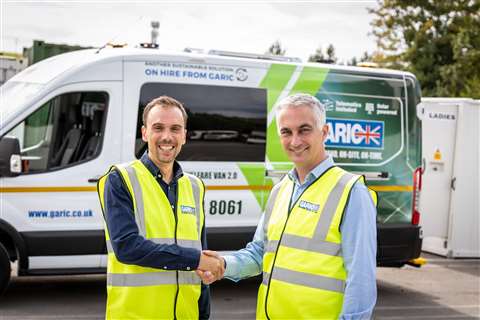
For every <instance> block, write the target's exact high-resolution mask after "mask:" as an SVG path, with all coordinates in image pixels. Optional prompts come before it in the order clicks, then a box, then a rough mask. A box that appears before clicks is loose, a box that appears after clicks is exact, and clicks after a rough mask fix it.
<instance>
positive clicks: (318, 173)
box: [288, 155, 335, 186]
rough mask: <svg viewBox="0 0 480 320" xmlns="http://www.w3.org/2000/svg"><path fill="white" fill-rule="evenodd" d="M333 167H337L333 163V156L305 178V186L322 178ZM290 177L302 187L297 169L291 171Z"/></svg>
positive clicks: (328, 157)
mask: <svg viewBox="0 0 480 320" xmlns="http://www.w3.org/2000/svg"><path fill="white" fill-rule="evenodd" d="M333 165H335V163H334V162H333V158H332V156H330V155H329V156H327V158H326V159H325V160H323V161H322V162H320V163H319V164H318V165H317V166H316V167H315V168H313V170H312V171H310V172H309V173H308V174H307V176H306V177H305V181H304V182H303V184H305V183H310V182H312V181H314V180H315V179H317V178H318V177H320V176H321V175H322V174H323V173H324V172H325V171H327V169H328V168H330V167H332V166H333ZM288 177H289V178H290V180H292V181H293V182H294V183H295V184H296V185H298V186H300V185H302V184H301V183H300V180H299V179H298V174H297V170H295V168H293V169H292V170H290V171H289V172H288Z"/></svg>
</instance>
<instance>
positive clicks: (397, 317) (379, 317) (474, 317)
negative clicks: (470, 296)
mask: <svg viewBox="0 0 480 320" xmlns="http://www.w3.org/2000/svg"><path fill="white" fill-rule="evenodd" d="M375 319H377V320H381V319H391V320H394V319H477V316H475V315H473V316H472V315H468V314H452V315H449V316H447V315H438V314H436V315H431V316H426V315H423V316H391V317H388V316H387V317H383V316H375Z"/></svg>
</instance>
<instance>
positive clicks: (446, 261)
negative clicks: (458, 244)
mask: <svg viewBox="0 0 480 320" xmlns="http://www.w3.org/2000/svg"><path fill="white" fill-rule="evenodd" d="M424 258H425V257H424ZM425 260H427V264H428V263H430V262H435V263H463V262H476V263H480V259H441V258H433V259H432V258H425Z"/></svg>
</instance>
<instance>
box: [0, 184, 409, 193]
mask: <svg viewBox="0 0 480 320" xmlns="http://www.w3.org/2000/svg"><path fill="white" fill-rule="evenodd" d="M369 188H370V189H372V190H373V191H377V192H412V191H413V186H369ZM206 189H207V190H213V191H219V190H267V191H268V190H271V189H272V186H270V185H268V186H262V185H252V186H249V185H240V186H206ZM96 191H97V188H96V187H94V186H93V187H7V188H0V193H26V192H96Z"/></svg>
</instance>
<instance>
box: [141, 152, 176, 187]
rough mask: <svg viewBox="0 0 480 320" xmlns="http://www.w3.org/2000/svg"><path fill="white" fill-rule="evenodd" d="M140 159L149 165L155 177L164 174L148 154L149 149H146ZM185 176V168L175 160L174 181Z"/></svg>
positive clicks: (148, 167)
mask: <svg viewBox="0 0 480 320" xmlns="http://www.w3.org/2000/svg"><path fill="white" fill-rule="evenodd" d="M140 161H141V162H142V163H143V164H144V165H145V167H147V169H148V171H150V172H151V173H152V175H153V176H154V177H159V178H161V177H162V174H161V173H160V169H159V168H158V167H157V166H156V165H155V163H154V162H153V161H152V160H151V159H150V157H149V156H148V151H145V152H144V153H143V155H142V157H141V158H140ZM182 176H183V170H182V167H180V164H179V163H178V162H177V160H175V161H174V162H173V179H172V182H173V181H177V180H178V179H180V178H181V177H182Z"/></svg>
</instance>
